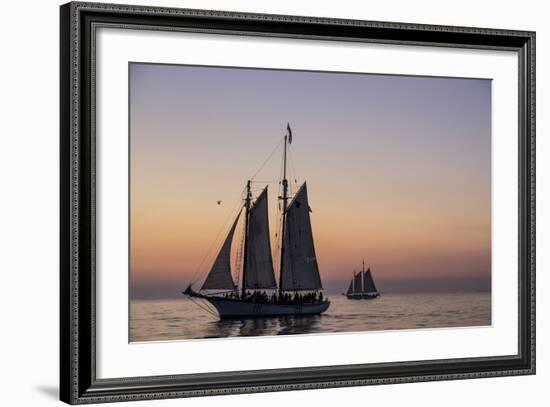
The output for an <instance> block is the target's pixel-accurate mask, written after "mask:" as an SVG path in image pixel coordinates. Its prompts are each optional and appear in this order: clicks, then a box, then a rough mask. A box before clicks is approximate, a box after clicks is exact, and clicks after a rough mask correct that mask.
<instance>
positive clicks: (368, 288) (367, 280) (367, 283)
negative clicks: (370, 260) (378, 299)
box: [363, 267, 378, 294]
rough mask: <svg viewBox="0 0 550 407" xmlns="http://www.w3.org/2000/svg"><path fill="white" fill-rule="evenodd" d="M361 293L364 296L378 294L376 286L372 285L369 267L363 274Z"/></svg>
mask: <svg viewBox="0 0 550 407" xmlns="http://www.w3.org/2000/svg"><path fill="white" fill-rule="evenodd" d="M363 292H365V293H366V294H375V293H378V290H377V289H376V286H375V285H374V280H373V279H372V274H371V272H370V267H369V269H368V270H367V271H365V273H364V274H363Z"/></svg>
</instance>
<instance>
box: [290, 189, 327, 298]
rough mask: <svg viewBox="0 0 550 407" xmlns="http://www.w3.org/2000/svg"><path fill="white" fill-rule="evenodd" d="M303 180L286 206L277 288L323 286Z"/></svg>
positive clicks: (311, 288)
mask: <svg viewBox="0 0 550 407" xmlns="http://www.w3.org/2000/svg"><path fill="white" fill-rule="evenodd" d="M309 211H310V209H309V203H308V197H307V186H306V183H305V182H304V184H303V185H302V186H301V187H300V189H299V190H298V192H297V193H296V195H295V197H294V199H293V200H292V202H291V203H290V205H289V206H288V208H287V210H286V216H285V228H284V229H285V233H284V235H283V248H282V250H283V256H282V264H281V291H303V290H320V289H322V288H323V285H322V283H321V276H320V275H319V266H318V265H317V257H316V256H315V246H314V244H313V232H312V230H311V220H310V216H309Z"/></svg>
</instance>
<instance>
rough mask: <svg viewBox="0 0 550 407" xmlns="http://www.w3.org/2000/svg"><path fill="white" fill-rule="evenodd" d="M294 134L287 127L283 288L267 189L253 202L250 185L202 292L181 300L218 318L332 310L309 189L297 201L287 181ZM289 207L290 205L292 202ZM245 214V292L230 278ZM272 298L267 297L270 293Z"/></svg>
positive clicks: (188, 292)
mask: <svg viewBox="0 0 550 407" xmlns="http://www.w3.org/2000/svg"><path fill="white" fill-rule="evenodd" d="M291 142H292V131H291V129H290V125H287V134H286V135H285V138H284V152H283V162H284V164H283V179H282V181H281V184H282V187H283V191H282V192H283V193H282V196H281V197H279V199H280V200H281V201H282V219H281V220H282V223H281V225H282V233H281V236H282V243H281V251H280V270H279V285H278V286H277V282H276V280H275V273H274V269H273V258H272V253H271V244H270V239H269V217H268V205H267V203H268V199H267V194H268V188H267V186H266V187H265V188H264V189H263V190H262V192H261V193H260V194H259V195H258V197H257V198H256V200H255V201H254V202H252V201H253V199H252V193H251V181H250V180H249V181H248V182H247V185H246V195H245V198H244V202H245V203H244V206H243V208H241V210H240V211H239V213H238V214H237V216H236V218H235V220H234V222H233V224H232V226H231V228H230V229H229V232H228V234H227V237H226V238H225V241H224V243H223V245H222V247H221V248H220V251H219V253H218V255H217V257H216V259H215V260H214V263H213V264H212V268H211V269H210V272H209V273H208V276H207V277H206V280H205V281H204V283H203V285H202V287H201V289H200V290H199V291H198V292H197V291H195V290H193V288H192V286H191V285H189V286H188V287H187V289H186V290H185V291H183V294H185V295H187V296H189V297H192V298H200V299H203V300H206V301H208V302H209V303H210V304H212V305H213V306H214V308H215V309H216V311H217V312H218V315H219V316H220V318H222V319H223V318H239V317H267V316H282V315H314V314H321V313H322V312H324V311H326V310H327V309H328V307H329V305H330V302H329V301H328V299H326V298H324V297H323V294H322V289H323V286H322V283H321V276H320V274H319V267H318V265H317V258H316V256H315V246H314V243H313V232H312V229H311V220H310V215H309V213H310V209H309V203H308V194H307V186H306V183H305V182H304V183H303V184H302V185H301V186H300V188H299V189H298V191H297V192H296V194H295V195H294V197H292V198H291V197H290V196H289V191H288V180H287V179H286V156H287V145H288V144H290V143H291ZM288 201H290V203H289V202H288ZM243 213H244V215H243V217H244V241H243V246H244V250H243V252H244V253H243V258H244V261H243V262H242V278H241V286H240V287H239V286H238V285H237V284H235V282H234V280H233V276H232V273H231V266H230V254H231V248H232V244H233V237H234V234H235V230H236V228H237V224H238V222H239V219H240V217H241V215H242V214H243ZM270 291H271V292H272V293H271V294H269V292H270Z"/></svg>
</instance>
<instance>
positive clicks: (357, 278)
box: [353, 272, 363, 294]
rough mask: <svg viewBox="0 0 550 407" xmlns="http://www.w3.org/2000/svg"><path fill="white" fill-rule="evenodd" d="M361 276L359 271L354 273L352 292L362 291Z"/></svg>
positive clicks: (359, 292) (358, 292)
mask: <svg viewBox="0 0 550 407" xmlns="http://www.w3.org/2000/svg"><path fill="white" fill-rule="evenodd" d="M362 282H363V278H362V276H361V272H359V273H357V274H354V277H353V293H354V294H361V293H362V292H363V284H362Z"/></svg>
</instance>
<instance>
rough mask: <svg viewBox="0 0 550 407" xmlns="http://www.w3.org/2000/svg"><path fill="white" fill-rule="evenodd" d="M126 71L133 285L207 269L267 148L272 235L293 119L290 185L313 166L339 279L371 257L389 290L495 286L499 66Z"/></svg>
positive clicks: (313, 185) (157, 291)
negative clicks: (463, 71)
mask: <svg viewBox="0 0 550 407" xmlns="http://www.w3.org/2000/svg"><path fill="white" fill-rule="evenodd" d="M129 70H130V98H129V99H130V154H131V164H130V181H131V185H130V188H131V193H130V213H131V214H130V223H131V243H130V261H131V270H130V274H131V276H130V278H131V296H132V298H145V297H177V296H178V295H179V293H180V292H181V291H182V289H184V288H185V287H186V286H187V284H188V283H189V282H190V281H191V280H194V279H195V278H196V276H202V277H204V276H205V275H206V273H207V272H208V270H209V268H210V266H211V264H212V261H213V258H214V257H215V255H216V251H217V249H218V248H219V246H220V244H221V241H222V240H223V238H224V237H225V235H224V233H226V231H227V229H228V228H229V226H230V223H231V222H232V221H233V220H234V216H235V214H236V208H237V207H238V206H239V205H240V204H241V201H240V197H241V192H242V191H243V188H244V186H245V184H246V181H247V180H248V179H249V178H251V177H252V176H253V175H254V174H255V173H256V172H257V171H258V170H259V169H260V167H261V166H262V164H263V163H264V162H265V161H266V159H267V158H268V157H269V156H270V154H271V153H272V152H273V155H272V156H271V158H270V159H269V160H268V161H267V163H266V164H265V166H264V167H263V168H262V170H261V171H260V172H259V173H258V174H257V175H256V176H255V177H254V180H255V182H254V184H253V186H254V193H255V194H258V193H259V192H260V190H261V189H262V188H263V187H265V185H268V186H269V194H270V195H269V200H270V211H271V236H272V245H273V246H274V247H275V246H276V241H275V238H274V234H275V233H276V231H277V230H276V229H277V215H278V212H277V194H278V192H279V186H278V180H279V175H280V168H281V156H282V144H281V143H280V141H281V140H282V137H283V136H284V133H285V129H286V124H287V122H290V125H291V127H292V131H293V142H292V145H291V160H289V168H290V169H291V174H292V175H291V177H289V180H290V181H291V186H292V188H293V190H296V185H297V184H296V183H295V179H296V180H297V181H298V183H301V182H303V181H307V184H308V193H309V201H310V206H311V209H312V213H311V219H312V227H313V232H314V239H315V246H316V252H317V253H316V254H317V260H318V264H319V268H320V272H321V277H322V280H323V283H324V285H325V287H326V288H327V291H328V292H329V293H331V292H333V293H338V292H342V291H344V290H345V289H346V288H347V284H348V283H349V280H350V279H351V276H352V272H353V270H354V269H359V268H360V267H361V261H362V259H363V258H364V259H365V261H366V263H367V264H368V265H369V266H370V267H371V270H372V272H373V275H374V278H375V281H376V282H377V283H378V285H379V288H380V289H381V290H383V291H391V290H410V291H420V290H424V289H430V290H434V289H442V290H449V289H473V290H478V289H488V288H490V274H491V81H490V80H487V79H479V80H478V79H454V78H434V77H410V76H390V75H373V74H350V73H327V72H301V71H279V70H260V69H238V68H217V67H197V66H182V65H160V64H134V63H132V64H130V67H129ZM277 145H278V148H277V149H275V148H276V146H277ZM218 200H221V201H222V203H221V205H218V203H217V201H218ZM239 233H240V232H239V231H237V233H236V235H235V236H236V237H237V239H236V241H238V237H239V236H240V234H239ZM234 246H237V245H234ZM209 249H210V251H209ZM207 254H208V255H207ZM205 256H206V260H204V261H203V259H204V258H205ZM277 257H278V255H277V254H274V258H277ZM201 262H202V267H201V268H200V270H199V271H197V270H198V269H199V265H201ZM201 283H202V279H200V278H199V279H198V283H197V285H196V286H197V288H199V287H200V284H201Z"/></svg>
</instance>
